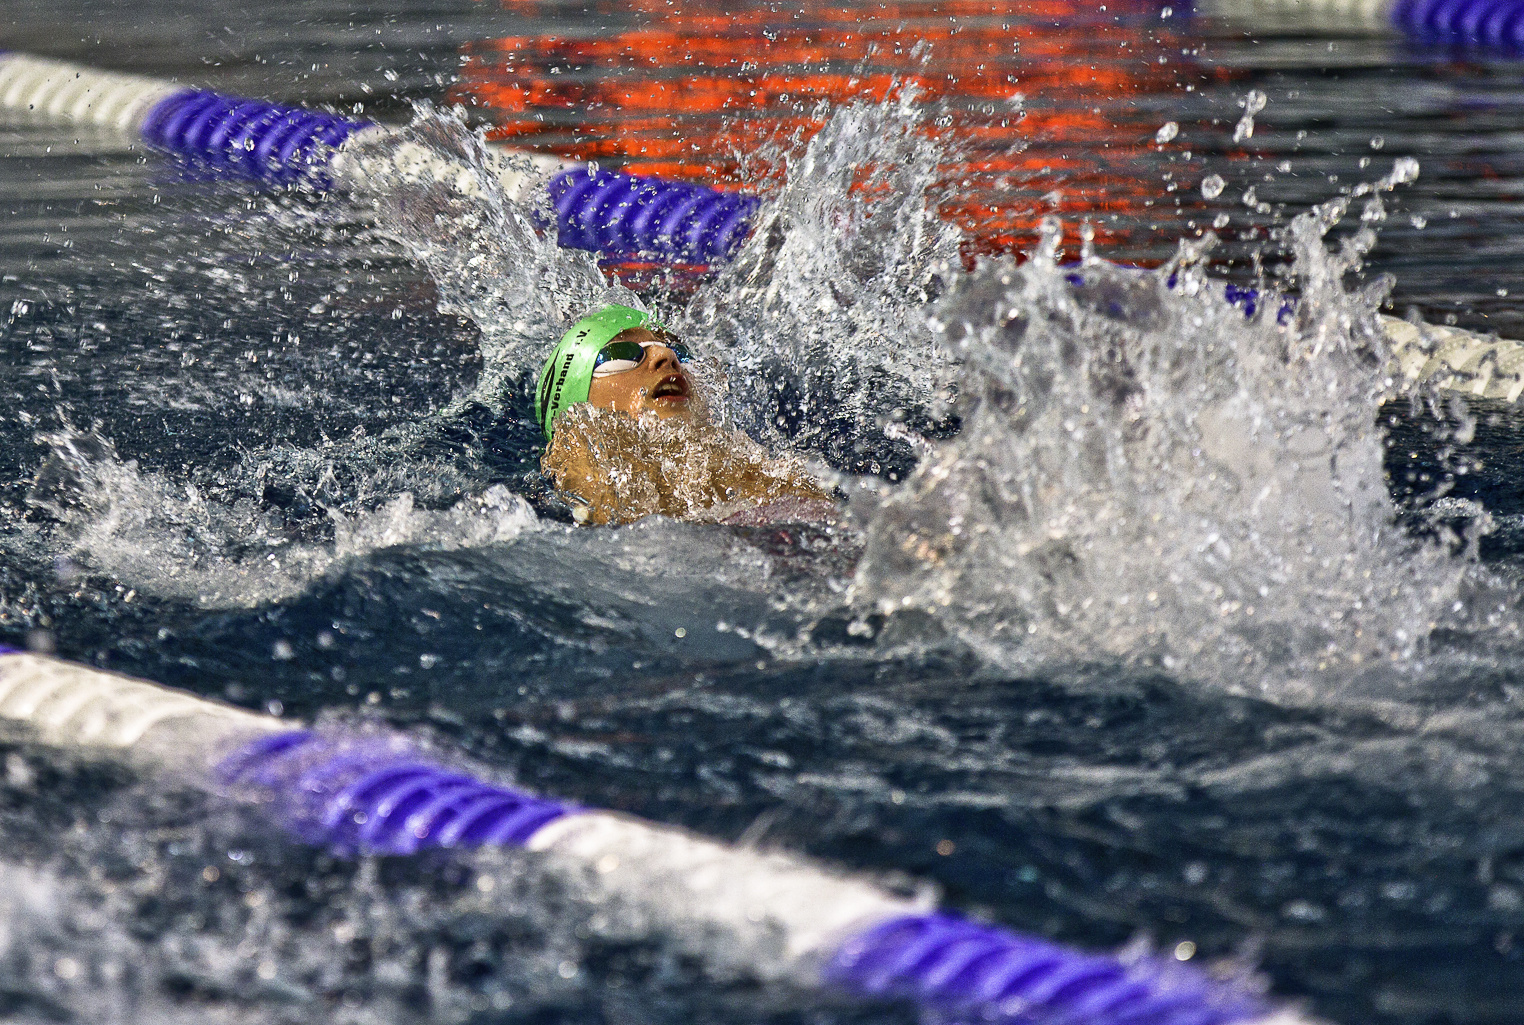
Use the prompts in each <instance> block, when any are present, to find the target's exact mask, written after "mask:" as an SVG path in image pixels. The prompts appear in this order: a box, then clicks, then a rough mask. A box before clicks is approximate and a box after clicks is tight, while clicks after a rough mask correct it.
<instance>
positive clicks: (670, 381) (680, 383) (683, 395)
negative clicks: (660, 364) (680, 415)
mask: <svg viewBox="0 0 1524 1025" xmlns="http://www.w3.org/2000/svg"><path fill="white" fill-rule="evenodd" d="M651 398H653V399H671V400H672V401H674V402H686V401H688V379H687V378H686V377H684V376H683V375H682V374H668V375H667V376H666V377H663V378H662V379H661V381H660V382H659V383H658V384H657V385H656V387H655V388H652V389H651Z"/></svg>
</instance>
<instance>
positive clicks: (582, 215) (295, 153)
mask: <svg viewBox="0 0 1524 1025" xmlns="http://www.w3.org/2000/svg"><path fill="white" fill-rule="evenodd" d="M1213 2H1214V3H1216V4H1218V5H1219V7H1221V8H1222V10H1224V11H1227V10H1228V9H1229V7H1231V6H1232V5H1234V4H1237V5H1238V6H1237V7H1232V10H1239V9H1240V8H1242V9H1243V10H1250V9H1252V10H1253V11H1256V12H1259V14H1261V15H1265V14H1266V13H1267V12H1270V13H1273V12H1275V11H1279V10H1281V9H1282V8H1285V10H1287V11H1292V12H1298V11H1304V10H1317V11H1333V10H1336V9H1337V11H1343V12H1346V13H1347V12H1349V11H1357V12H1365V13H1364V14H1361V17H1365V16H1366V15H1368V14H1370V12H1372V11H1376V10H1377V8H1378V6H1379V4H1380V3H1388V2H1389V0H1337V2H1335V0H1322V2H1320V3H1314V2H1311V0H1213ZM1517 4H1518V5H1519V8H1520V10H1521V11H1524V0H1517ZM1408 6H1409V7H1410V8H1414V9H1416V6H1415V5H1414V4H1412V3H1410V4H1409V5H1408ZM1447 9H1448V8H1447ZM1298 16H1300V15H1298ZM1371 16H1372V17H1374V16H1375V15H1371ZM1340 17H1343V15H1342V14H1341V15H1340ZM0 109H4V110H8V111H11V112H13V113H22V114H25V115H26V116H30V117H38V118H43V119H47V120H51V121H56V122H61V123H67V124H78V125H89V126H93V127H96V128H101V129H107V130H111V131H115V132H119V133H122V134H124V135H127V136H130V137H136V138H140V139H141V140H142V141H144V142H145V143H147V144H148V145H150V146H152V147H154V148H155V149H159V150H163V151H166V152H169V153H174V154H177V155H178V156H180V157H182V158H183V159H186V160H188V161H190V162H192V163H194V164H196V165H197V166H199V167H201V168H203V169H205V170H208V171H211V172H213V173H222V174H226V175H228V176H230V177H237V178H244V179H252V180H256V181H261V182H266V183H271V184H282V183H289V182H294V181H299V180H306V181H309V182H313V183H316V184H317V185H319V186H322V187H329V186H335V185H340V184H343V183H346V182H348V183H350V184H353V183H356V182H359V181H362V180H365V179H373V178H375V177H378V176H381V175H387V174H390V175H397V176H400V177H401V178H402V179H403V180H405V181H418V180H423V179H426V178H430V177H433V178H438V179H441V180H447V181H450V182H452V183H454V184H455V186H456V187H457V188H460V189H462V190H463V191H465V192H467V193H470V192H471V191H472V189H473V188H474V184H473V183H474V181H475V179H474V178H473V177H472V176H471V174H470V173H469V170H468V169H467V168H466V167H465V166H464V165H462V164H459V163H455V162H452V161H450V160H448V159H446V158H444V157H441V156H440V155H439V154H438V153H436V152H435V151H433V150H430V149H429V148H427V147H425V146H422V145H419V144H418V143H415V142H411V141H406V140H403V139H400V138H398V136H397V133H396V131H395V130H394V129H390V128H386V127H384V126H381V125H376V124H372V123H370V122H366V121H357V120H353V119H350V118H345V117H341V116H339V115H336V114H327V113H320V112H313V111H306V110H301V109H299V108H295V107H287V106H282V105H280V104H275V103H268V102H266V101H264V100H251V99H243V98H239V97H233V96H224V95H222V94H221V93H216V92H211V91H208V90H205V89H191V88H186V87H183V86H179V85H176V84H175V83H172V82H161V81H158V80H155V79H151V78H144V77H141V76H138V75H126V74H120V73H117V72H109V71H97V70H95V69H92V68H86V67H82V66H80V65H76V64H70V63H67V62H65V61H57V60H52V59H48V58H42V57H32V56H27V55H25V54H17V53H4V52H0ZM383 138H390V139H391V140H392V141H393V142H394V143H395V144H394V145H391V146H387V147H385V148H384V149H377V148H371V147H368V145H367V144H368V143H370V142H373V141H376V140H378V139H383ZM493 157H494V160H495V164H494V167H493V169H492V170H493V173H494V174H495V175H496V176H497V178H498V180H499V181H500V182H501V183H502V185H503V188H504V191H505V192H506V194H507V195H508V197H509V198H510V199H512V200H513V201H515V202H529V201H532V200H533V199H534V198H535V196H536V195H541V194H543V195H544V196H545V197H546V198H548V199H549V202H550V204H551V207H552V208H553V209H554V210H555V216H556V227H557V238H558V240H559V241H560V243H561V244H562V245H566V246H571V247H573V248H578V249H588V250H592V251H594V252H599V253H603V254H606V255H610V256H640V257H644V258H655V259H659V260H663V261H668V262H679V263H696V264H709V263H717V262H721V261H724V260H725V259H728V258H729V257H730V256H731V255H733V254H734V253H735V251H736V250H737V249H739V248H740V246H741V243H742V242H744V241H745V240H746V237H747V236H748V235H749V234H750V232H751V226H752V219H753V217H754V215H755V214H756V211H757V208H758V205H759V203H760V200H758V199H757V197H755V196H745V195H741V194H738V193H732V192H722V191H719V190H716V189H710V188H706V187H704V186H701V185H692V184H689V183H687V182H670V181H664V180H662V179H659V178H651V177H646V176H641V175H629V174H620V173H618V172H615V171H604V170H600V169H598V168H597V167H596V166H594V165H590V164H580V163H573V162H569V161H564V160H561V159H560V158H558V157H553V156H548V155H546V154H542V153H532V152H527V151H521V150H510V149H506V148H502V147H495V148H494V150H493ZM1226 298H1227V299H1228V300H1229V301H1230V302H1235V303H1237V304H1238V305H1240V306H1243V307H1244V308H1245V312H1246V313H1249V314H1252V313H1253V308H1254V302H1255V293H1254V292H1253V291H1252V290H1249V289H1239V288H1235V287H1234V286H1231V285H1230V286H1227V288H1226ZM1382 325H1383V327H1384V329H1385V331H1386V334H1387V338H1388V340H1389V341H1390V342H1391V344H1392V348H1393V355H1394V362H1395V363H1396V368H1397V369H1398V370H1399V371H1400V377H1401V382H1400V383H1401V384H1403V385H1406V386H1412V385H1415V384H1418V383H1421V382H1430V383H1432V384H1434V385H1436V386H1437V387H1440V388H1447V389H1451V390H1455V391H1461V392H1464V393H1466V394H1468V395H1475V396H1482V397H1486V398H1497V399H1503V400H1505V401H1507V402H1515V401H1517V400H1518V399H1519V398H1520V396H1521V395H1524V344H1521V343H1519V342H1514V341H1510V340H1507V339H1500V338H1494V337H1491V336H1486V335H1480V334H1477V333H1475V332H1470V331H1464V330H1460V329H1458V328H1445V327H1436V326H1432V325H1413V324H1409V323H1407V322H1406V321H1402V320H1398V319H1397V318H1395V317H1383V318H1382Z"/></svg>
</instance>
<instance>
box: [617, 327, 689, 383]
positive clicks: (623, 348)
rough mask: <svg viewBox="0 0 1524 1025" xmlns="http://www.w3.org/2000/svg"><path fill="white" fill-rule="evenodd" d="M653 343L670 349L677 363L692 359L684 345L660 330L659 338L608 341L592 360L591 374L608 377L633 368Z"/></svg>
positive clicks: (643, 358)
mask: <svg viewBox="0 0 1524 1025" xmlns="http://www.w3.org/2000/svg"><path fill="white" fill-rule="evenodd" d="M653 345H662V346H665V347H667V348H668V349H671V350H672V355H674V356H676V357H677V361H678V362H679V363H687V362H688V361H690V360H691V359H693V354H692V353H690V352H689V351H688V347H687V346H686V345H684V344H683V343H682V342H680V341H679V340H677V339H676V338H673V337H671V336H670V335H668V334H666V333H665V332H662V333H661V336H660V337H659V338H656V339H655V340H653V341H649V342H632V341H623V342H609V343H608V344H607V345H605V346H604V347H603V348H601V349H599V350H598V355H597V357H596V358H595V359H594V360H593V376H594V377H608V376H609V375H610V374H622V373H624V372H625V371H627V370H634V369H635V368H636V367H638V366H640V364H641V363H643V362H644V361H645V358H646V350H647V349H648V348H650V347H651V346H653Z"/></svg>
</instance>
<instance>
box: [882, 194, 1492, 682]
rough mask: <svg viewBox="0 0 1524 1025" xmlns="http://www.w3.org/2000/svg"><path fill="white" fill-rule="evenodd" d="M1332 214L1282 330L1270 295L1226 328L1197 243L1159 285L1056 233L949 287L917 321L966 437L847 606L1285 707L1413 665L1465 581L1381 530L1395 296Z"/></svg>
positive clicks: (1322, 214)
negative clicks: (1367, 274) (1062, 245)
mask: <svg viewBox="0 0 1524 1025" xmlns="http://www.w3.org/2000/svg"><path fill="white" fill-rule="evenodd" d="M1412 170H1413V169H1412V168H1408V167H1406V166H1404V167H1401V168H1398V169H1397V171H1396V172H1394V175H1393V177H1392V179H1389V180H1387V181H1386V182H1383V183H1381V185H1380V187H1384V188H1390V187H1391V185H1392V184H1393V183H1394V182H1395V181H1397V180H1403V179H1404V178H1406V177H1408V176H1409V175H1410V173H1411V171H1412ZM1366 191H1370V190H1369V189H1367V190H1366ZM1347 202H1348V201H1347V200H1344V199H1341V200H1338V201H1336V202H1334V203H1330V204H1328V205H1327V206H1325V207H1320V208H1318V209H1317V210H1315V211H1313V212H1312V213H1308V214H1304V215H1302V216H1299V217H1297V218H1296V219H1295V220H1294V221H1292V222H1291V224H1290V225H1289V226H1288V228H1287V230H1286V232H1285V236H1284V240H1285V243H1286V244H1287V246H1288V248H1289V249H1290V250H1291V255H1292V256H1293V259H1294V263H1293V265H1292V266H1293V269H1292V274H1293V276H1294V278H1295V280H1296V282H1297V283H1299V284H1300V286H1301V291H1302V298H1301V300H1300V302H1299V304H1298V305H1297V307H1296V313H1295V316H1294V318H1292V319H1291V322H1290V323H1287V324H1284V325H1283V324H1281V323H1278V321H1277V317H1276V316H1275V315H1274V311H1275V309H1276V306H1277V303H1276V302H1275V301H1271V302H1269V303H1267V304H1266V308H1267V309H1268V310H1269V311H1271V312H1269V313H1266V312H1261V314H1260V315H1259V316H1257V317H1255V318H1252V319H1249V320H1245V318H1244V316H1243V313H1242V311H1241V310H1240V309H1238V308H1237V307H1236V306H1234V305H1232V304H1231V303H1229V302H1227V301H1225V300H1224V298H1223V297H1222V294H1221V292H1220V290H1219V289H1218V288H1214V287H1212V286H1211V285H1210V283H1209V281H1208V280H1207V278H1206V277H1205V275H1204V272H1203V268H1202V257H1203V256H1204V251H1203V249H1201V248H1193V247H1191V246H1188V245H1182V248H1181V257H1180V259H1179V261H1178V262H1177V264H1175V265H1172V266H1170V267H1166V268H1164V269H1163V270H1161V271H1158V272H1153V273H1143V272H1136V271H1132V270H1127V269H1121V268H1116V267H1112V266H1109V265H1106V264H1103V263H1099V262H1094V261H1092V262H1089V263H1087V264H1086V265H1085V266H1084V267H1083V268H1082V269H1080V270H1078V271H1069V270H1065V269H1063V268H1061V267H1060V266H1058V265H1057V264H1056V262H1055V256H1054V254H1055V252H1056V247H1057V244H1058V239H1059V232H1058V226H1057V225H1056V224H1050V225H1048V227H1047V232H1046V235H1045V241H1044V244H1043V248H1042V249H1041V250H1040V251H1039V252H1038V253H1037V254H1036V256H1035V258H1034V259H1032V260H1031V261H1030V262H1028V263H1027V264H1025V265H1024V266H1019V267H1018V266H1017V265H1015V264H1014V263H1013V262H1011V261H1009V260H1002V261H995V262H991V263H988V264H986V265H984V266H983V267H981V268H980V269H979V270H978V272H977V273H975V274H973V275H971V276H969V277H968V278H967V279H965V280H963V281H962V282H960V283H959V285H958V287H957V288H956V289H955V290H954V291H953V292H952V293H951V294H949V295H948V296H946V297H945V298H943V299H942V300H941V301H940V302H938V303H937V305H936V306H935V308H934V310H933V312H932V324H933V327H934V328H935V330H936V331H937V333H938V335H939V338H940V339H941V341H942V343H943V344H944V345H945V346H946V347H947V348H948V350H949V351H950V352H952V353H954V354H956V355H957V356H958V357H959V358H960V359H961V360H963V362H964V367H965V369H964V374H963V377H962V380H961V382H960V389H961V391H962V395H963V405H962V407H961V412H962V415H963V432H962V434H961V435H960V436H959V437H958V438H957V439H956V440H954V441H952V442H949V443H947V444H945V445H943V446H942V447H941V448H940V449H939V451H938V452H937V453H936V456H935V457H934V458H930V459H928V460H926V461H925V462H924V463H923V464H922V465H921V467H920V468H918V470H917V471H916V473H915V475H914V476H913V477H912V478H911V479H910V481H909V482H908V483H907V485H906V486H905V487H904V488H903V489H902V491H901V492H900V493H898V494H896V495H894V496H893V497H892V498H890V499H889V500H888V501H887V502H886V503H885V505H884V507H883V509H882V511H881V513H880V514H879V515H878V517H877V518H876V519H875V521H874V522H873V523H872V525H871V527H870V530H869V539H868V547H867V552H866V555H865V557H864V560H863V562H862V564H861V566H860V567H859V570H858V574H857V578H856V581H855V583H854V595H855V600H856V601H857V602H858V603H859V607H860V608H862V609H864V610H873V611H877V612H880V613H886V614H896V613H900V614H903V613H904V612H906V611H908V610H917V611H919V612H921V613H926V614H929V615H930V616H931V617H933V619H935V620H936V621H937V622H938V623H940V624H941V625H942V626H943V627H944V628H945V629H947V630H949V631H950V632H952V633H953V634H954V635H955V636H957V637H958V638H960V639H961V640H962V641H963V642H965V643H966V644H968V645H970V646H971V647H973V648H975V649H976V650H978V651H980V652H982V653H983V654H984V655H985V656H986V657H987V658H988V659H989V660H991V661H992V662H993V663H995V664H996V665H999V666H1003V667H1006V668H1014V669H1018V670H1026V671H1032V670H1037V671H1043V672H1059V673H1061V674H1068V673H1072V672H1073V671H1075V667H1078V666H1086V665H1096V664H1110V665H1113V666H1114V665H1117V664H1124V665H1133V666H1135V667H1139V668H1143V669H1163V670H1165V671H1167V672H1169V673H1170V674H1171V675H1176V676H1179V677H1186V678H1195V679H1209V680H1217V681H1220V682H1221V684H1222V685H1223V686H1225V687H1227V688H1229V689H1230V690H1234V691H1255V690H1259V691H1262V692H1264V693H1266V694H1267V695H1271V696H1291V695H1295V694H1298V693H1313V692H1316V691H1318V690H1320V689H1323V688H1326V687H1328V686H1330V685H1331V684H1332V683H1333V682H1334V681H1343V682H1348V681H1350V680H1351V679H1353V678H1357V677H1360V676H1362V675H1363V674H1367V673H1372V672H1381V671H1383V670H1382V667H1396V668H1398V669H1402V670H1406V671H1411V670H1414V669H1416V668H1418V667H1420V666H1421V664H1422V659H1423V657H1424V655H1425V653H1426V651H1427V650H1428V648H1427V645H1426V638H1427V637H1429V636H1430V634H1431V632H1432V631H1433V630H1434V629H1435V628H1436V625H1437V624H1438V623H1439V622H1441V621H1444V620H1445V619H1446V618H1447V617H1449V616H1451V614H1452V613H1454V612H1456V611H1458V610H1459V609H1460V603H1459V597H1460V595H1461V591H1462V588H1463V584H1464V582H1465V581H1466V580H1467V578H1468V574H1469V572H1470V566H1471V564H1470V563H1468V561H1466V560H1465V559H1461V558H1454V557H1452V556H1451V555H1450V554H1449V553H1448V551H1446V550H1444V549H1442V548H1441V547H1440V546H1438V545H1435V544H1432V543H1428V542H1424V541H1421V540H1416V539H1414V538H1413V537H1411V536H1409V535H1407V534H1405V533H1404V532H1403V531H1402V530H1400V529H1399V528H1397V527H1396V526H1395V525H1394V515H1395V508H1394V505H1393V503H1392V500H1391V498H1390V497H1389V494H1388V491H1387V486H1386V481H1385V478H1384V474H1383V450H1382V439H1381V436H1380V433H1379V431H1378V429H1377V427H1376V423H1375V419H1376V411H1377V408H1378V406H1379V404H1380V403H1381V401H1382V400H1383V398H1384V397H1385V395H1386V394H1387V393H1388V389H1389V388H1390V386H1391V383H1392V382H1391V380H1390V378H1389V375H1388V370H1387V364H1386V361H1387V352H1386V347H1385V341H1384V338H1383V336H1382V333H1381V331H1380V328H1379V325H1378V324H1377V322H1376V319H1375V311H1376V307H1377V305H1378V304H1379V301H1380V299H1381V297H1382V296H1383V295H1384V292H1385V289H1386V288H1387V287H1389V284H1388V283H1386V282H1380V281H1378V282H1377V283H1376V284H1375V285H1374V286H1372V287H1371V288H1369V289H1368V290H1366V291H1365V292H1362V293H1355V294H1351V293H1349V292H1347V291H1346V290H1345V288H1344V286H1343V280H1344V277H1345V275H1346V274H1347V273H1349V272H1350V271H1351V270H1353V269H1354V268H1356V267H1357V266H1358V265H1359V259H1360V257H1361V255H1362V254H1363V253H1364V252H1365V251H1367V250H1368V249H1369V246H1370V244H1371V243H1372V242H1373V241H1374V236H1373V235H1372V234H1371V233H1370V227H1369V226H1368V225H1367V226H1364V227H1362V228H1361V229H1360V231H1358V232H1356V233H1355V234H1354V235H1353V236H1352V237H1350V238H1348V239H1346V240H1345V243H1344V245H1343V247H1342V248H1341V249H1340V250H1339V251H1338V252H1333V253H1331V252H1329V251H1327V250H1326V249H1325V246H1324V242H1323V239H1324V236H1325V235H1327V233H1328V232H1329V231H1330V229H1331V228H1332V227H1333V225H1334V224H1335V223H1337V222H1338V220H1339V219H1340V217H1342V215H1343V213H1344V210H1345V208H1346V207H1347ZM1172 275H1173V283H1171V282H1172ZM1075 281H1080V282H1082V284H1081V287H1078V288H1076V287H1075V286H1074V282H1075Z"/></svg>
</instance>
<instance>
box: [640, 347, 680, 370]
mask: <svg viewBox="0 0 1524 1025" xmlns="http://www.w3.org/2000/svg"><path fill="white" fill-rule="evenodd" d="M646 358H647V359H649V360H650V361H651V369H652V370H667V371H672V370H677V369H678V362H677V353H675V352H673V351H672V350H671V349H669V348H667V347H666V346H665V345H652V346H648V347H647V349H646Z"/></svg>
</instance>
